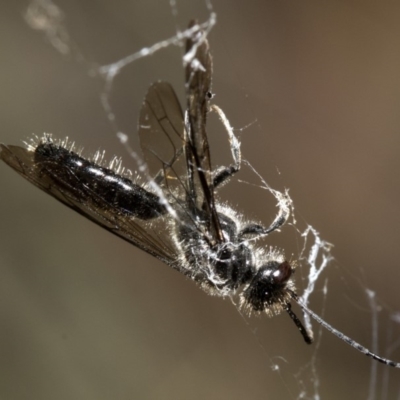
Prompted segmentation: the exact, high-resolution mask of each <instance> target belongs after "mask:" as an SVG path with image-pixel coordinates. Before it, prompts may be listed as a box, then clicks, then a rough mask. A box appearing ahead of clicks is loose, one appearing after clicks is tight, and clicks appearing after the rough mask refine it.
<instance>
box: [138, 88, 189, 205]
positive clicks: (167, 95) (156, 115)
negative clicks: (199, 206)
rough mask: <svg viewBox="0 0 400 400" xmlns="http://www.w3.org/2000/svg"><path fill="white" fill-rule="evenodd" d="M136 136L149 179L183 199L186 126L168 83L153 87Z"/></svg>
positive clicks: (144, 104) (144, 103)
mask: <svg viewBox="0 0 400 400" xmlns="http://www.w3.org/2000/svg"><path fill="white" fill-rule="evenodd" d="M138 133H139V137H140V145H141V148H142V151H143V154H144V160H145V161H146V164H147V166H148V169H149V172H150V175H151V177H152V178H153V179H154V180H155V181H156V183H157V184H159V185H160V186H161V187H163V188H164V189H166V188H168V191H169V193H171V195H172V193H173V194H174V196H178V197H180V198H185V193H186V191H187V182H186V181H187V171H186V170H187V168H186V161H185V156H184V141H185V136H186V134H185V124H184V120H183V114H182V109H181V106H180V104H179V100H178V98H177V96H176V94H175V92H174V89H173V88H172V86H171V85H170V84H169V83H167V82H156V83H153V84H152V85H151V86H150V88H149V90H148V92H147V94H146V97H145V100H144V102H143V105H142V108H141V110H140V116H139V127H138Z"/></svg>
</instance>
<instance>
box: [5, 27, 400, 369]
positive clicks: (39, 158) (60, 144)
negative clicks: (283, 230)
mask: <svg viewBox="0 0 400 400" xmlns="http://www.w3.org/2000/svg"><path fill="white" fill-rule="evenodd" d="M187 32H188V40H187V46H186V55H185V60H186V62H187V65H186V98H187V105H186V112H185V115H183V113H182V111H181V107H180V104H179V101H178V99H177V97H176V95H175V92H174V90H173V89H172V87H171V86H170V85H169V84H168V83H165V82H156V83H154V84H153V85H152V86H151V87H150V89H149V91H148V93H147V95H146V98H145V101H144V104H143V106H142V109H141V112H140V118H139V127H138V132H139V136H140V142H141V147H142V152H143V155H144V161H145V164H146V168H147V169H146V171H147V175H148V176H147V178H148V179H147V180H146V184H144V185H143V184H141V183H140V181H139V180H138V179H137V178H133V175H132V174H131V173H130V172H129V171H125V170H123V169H122V167H121V165H120V162H119V161H118V160H114V161H113V162H112V164H111V165H108V166H107V165H105V164H104V162H103V161H102V155H101V154H99V153H97V154H96V155H95V156H94V157H93V159H92V160H91V161H89V160H86V159H84V158H83V157H82V156H81V155H80V154H78V152H76V151H75V150H74V147H73V146H72V145H68V142H67V141H56V140H53V138H52V136H51V135H48V134H45V135H43V137H42V138H35V139H32V141H31V143H30V144H28V145H27V147H26V148H23V147H19V146H6V145H0V146H1V148H0V149H1V152H0V158H1V159H2V160H3V161H4V162H5V163H7V164H8V165H9V166H10V167H11V168H13V169H14V170H15V171H17V172H18V173H19V174H20V175H22V176H23V177H24V178H26V179H28V180H29V181H30V182H31V183H33V184H34V185H36V186H37V187H39V188H40V189H42V190H44V191H45V192H47V193H48V194H50V195H52V196H53V197H55V198H56V199H57V200H59V201H61V202H62V203H64V204H65V205H67V206H68V207H70V208H72V209H74V210H75V211H77V212H79V213H80V214H82V215H84V216H85V217H86V218H89V219H90V220H92V221H93V222H95V223H96V224H98V225H100V226H102V227H103V228H105V229H107V230H108V231H110V232H112V233H114V234H116V235H118V236H119V237H121V238H123V239H124V240H126V241H128V242H130V243H132V244H133V245H135V246H137V247H139V248H140V249H142V250H144V251H146V252H148V253H149V254H151V255H153V256H154V257H156V258H158V259H160V260H162V261H163V262H164V263H166V264H167V265H169V266H171V267H172V268H174V269H176V270H177V271H179V272H181V273H183V274H184V275H186V276H187V277H189V278H190V279H192V280H194V281H195V282H197V283H198V284H199V286H200V287H201V288H202V289H203V290H205V291H206V292H207V293H210V294H214V295H219V296H233V295H238V296H239V298H240V306H241V307H243V308H244V309H245V310H247V311H248V312H250V313H251V312H254V313H266V314H268V315H275V314H278V313H280V312H281V311H286V312H287V313H288V315H289V316H290V317H291V318H292V320H293V321H294V322H295V324H296V326H297V327H298V329H299V330H300V332H301V334H302V335H303V338H304V340H305V341H306V342H307V343H311V342H312V334H311V333H310V332H308V331H307V330H306V329H305V328H304V326H303V325H302V323H301V322H300V320H299V319H298V318H297V317H296V315H295V314H294V313H293V311H292V310H291V305H290V302H291V301H293V300H294V301H295V302H296V303H297V304H299V306H300V307H301V308H302V310H303V311H304V312H306V313H308V314H309V315H311V316H312V317H313V318H314V319H316V320H317V321H318V322H319V323H320V324H322V325H323V326H324V327H325V328H326V329H328V330H329V331H331V332H332V333H334V334H335V335H336V336H338V337H339V338H341V339H342V340H344V341H346V342H347V343H348V344H350V345H351V346H352V347H355V348H356V349H358V350H359V351H361V352H363V353H364V354H366V355H368V356H370V357H373V358H374V359H376V360H378V361H380V362H383V363H385V364H387V365H391V366H395V367H397V368H399V367H400V364H399V363H395V362H393V361H390V360H387V359H384V358H381V357H379V356H377V355H375V354H373V353H372V352H370V351H369V350H368V349H366V348H364V347H362V346H361V345H359V344H358V343H356V342H355V341H353V340H352V339H350V338H348V337H347V336H345V335H344V334H342V333H341V332H339V331H337V330H335V329H334V328H332V327H331V326H330V325H329V324H328V323H326V322H325V321H323V320H322V319H321V318H320V317H319V316H318V315H316V314H314V313H313V312H312V311H311V310H309V309H308V308H306V306H305V305H304V304H302V303H301V301H300V300H299V298H298V297H297V295H296V293H295V286H294V282H293V279H292V276H293V273H294V270H295V263H289V262H288V261H287V260H286V259H285V257H284V254H283V252H282V251H279V250H271V249H262V248H260V247H258V246H257V245H256V244H255V240H254V239H256V238H260V237H262V236H265V235H268V234H270V233H272V232H273V231H275V230H277V229H279V228H280V227H281V226H282V225H283V224H284V223H285V222H286V220H287V217H288V210H287V209H285V208H284V207H281V210H280V212H279V214H278V215H277V216H276V218H275V220H274V221H273V223H272V224H271V225H270V226H269V227H268V228H265V227H263V226H261V225H259V224H254V223H248V222H245V220H244V218H243V217H242V216H241V215H239V214H238V213H236V212H235V211H234V210H233V209H231V208H230V207H229V206H227V205H224V204H219V203H218V202H216V200H215V191H216V190H217V189H218V187H219V186H220V185H222V184H223V183H225V182H226V181H227V180H228V179H229V178H230V177H231V176H232V175H234V174H235V173H237V172H238V171H239V170H240V164H241V155H240V145H239V142H238V141H237V139H236V138H235V136H234V135H233V133H232V132H231V131H229V130H228V135H229V140H230V146H231V152H232V156H233V163H232V164H231V165H229V166H227V167H223V168H219V169H217V170H213V169H212V167H211V161H210V151H209V145H208V139H207V134H206V119H207V113H208V112H209V111H210V109H212V108H214V109H215V110H217V111H218V109H217V108H216V107H215V106H212V105H210V99H211V98H212V95H211V74H212V60H211V56H210V52H209V47H208V42H207V40H206V36H205V33H204V32H203V31H202V30H201V29H200V27H199V26H198V25H196V24H195V23H191V25H190V26H189V30H188V31H187ZM160 166H161V167H160Z"/></svg>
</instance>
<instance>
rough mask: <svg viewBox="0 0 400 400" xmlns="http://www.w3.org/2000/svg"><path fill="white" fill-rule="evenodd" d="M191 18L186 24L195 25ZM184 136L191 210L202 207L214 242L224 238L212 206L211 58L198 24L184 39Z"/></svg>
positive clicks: (193, 26) (203, 34)
mask: <svg viewBox="0 0 400 400" xmlns="http://www.w3.org/2000/svg"><path fill="white" fill-rule="evenodd" d="M196 26H197V23H196V22H195V21H192V22H191V23H190V24H189V28H195V27H196ZM185 61H186V63H187V65H186V99H187V132H188V135H187V140H186V141H185V153H186V159H187V167H188V176H189V193H190V198H191V199H192V200H193V201H192V203H194V204H193V205H192V207H193V209H192V212H194V213H195V212H196V210H202V212H203V215H207V216H208V218H207V220H206V221H204V222H203V224H204V228H205V230H206V231H207V232H208V236H210V239H211V241H212V242H213V243H221V242H223V241H224V237H223V235H222V230H221V226H220V221H219V217H218V214H217V211H216V207H215V199H214V187H213V174H212V169H211V159H210V149H209V144H208V139H207V132H206V122H207V113H208V110H209V100H210V98H211V77H212V58H211V54H210V48H209V45H208V41H207V39H206V35H205V32H203V31H202V30H201V29H200V27H198V29H194V33H193V34H192V35H191V37H190V38H189V39H188V40H187V42H186V54H185Z"/></svg>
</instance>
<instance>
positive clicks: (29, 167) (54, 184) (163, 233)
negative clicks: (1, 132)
mask: <svg viewBox="0 0 400 400" xmlns="http://www.w3.org/2000/svg"><path fill="white" fill-rule="evenodd" d="M0 158H1V159H2V160H3V161H4V162H5V163H6V164H8V165H9V166H10V167H11V168H13V169H14V170H15V171H16V172H18V173H19V174H20V175H21V176H23V177H24V178H26V179H27V180H28V181H30V182H31V183H33V184H34V185H35V186H37V187H38V188H40V189H42V190H43V191H45V192H46V193H48V194H50V195H51V196H53V197H54V198H56V199H57V200H59V201H60V202H62V203H64V204H65V205H66V206H68V207H70V208H72V209H73V210H75V211H76V212H78V213H79V214H81V215H83V216H85V217H86V218H88V219H90V220H91V221H93V222H94V223H96V224H97V225H99V226H101V227H102V228H104V229H107V230H108V231H110V232H112V233H114V234H115V235H117V236H119V237H121V238H122V239H124V240H126V241H128V242H129V243H131V244H133V245H135V246H137V247H139V248H140V249H142V250H144V251H146V252H147V253H149V254H151V255H153V256H154V257H156V258H158V259H159V260H161V261H163V262H165V263H166V264H168V265H169V266H171V267H173V268H175V269H177V270H179V265H178V263H177V260H178V255H177V254H178V253H177V249H176V247H175V244H174V242H173V238H172V235H171V233H170V232H169V229H170V228H169V227H170V225H171V224H170V222H171V217H170V216H169V215H168V214H167V215H165V216H162V217H159V218H156V219H154V220H152V221H151V222H149V221H142V220H140V219H137V218H133V217H127V216H126V215H123V214H121V213H120V212H119V211H117V210H116V209H115V208H114V207H113V205H112V204H109V203H107V202H106V201H105V200H104V199H102V198H101V197H100V196H98V195H97V194H96V193H93V192H92V191H91V190H90V189H87V188H85V187H84V186H82V185H79V184H78V182H77V185H73V182H68V183H65V182H62V181H60V179H59V178H57V176H53V175H52V174H51V172H49V173H48V171H46V173H43V169H42V168H39V167H38V166H37V165H36V164H35V162H34V152H33V151H30V150H28V149H25V148H22V147H19V146H6V145H3V144H0ZM77 188H79V189H77ZM82 199H84V201H82Z"/></svg>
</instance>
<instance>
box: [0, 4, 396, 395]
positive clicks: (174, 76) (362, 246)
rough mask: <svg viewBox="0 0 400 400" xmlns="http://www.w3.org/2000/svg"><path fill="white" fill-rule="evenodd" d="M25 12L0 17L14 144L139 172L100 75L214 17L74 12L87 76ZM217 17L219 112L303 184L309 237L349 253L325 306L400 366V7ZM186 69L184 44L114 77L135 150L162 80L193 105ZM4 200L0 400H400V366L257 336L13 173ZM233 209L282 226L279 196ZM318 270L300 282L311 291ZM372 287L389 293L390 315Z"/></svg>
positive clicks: (4, 183) (223, 7)
mask: <svg viewBox="0 0 400 400" xmlns="http://www.w3.org/2000/svg"><path fill="white" fill-rule="evenodd" d="M29 4H30V3H29V2H28V1H26V2H25V1H21V0H18V1H3V2H2V4H1V5H0V7H1V10H0V25H1V26H2V34H1V36H0V47H1V74H0V87H1V91H0V101H1V111H0V115H1V133H0V141H1V142H4V143H10V144H20V143H21V141H22V140H25V139H27V138H29V136H30V135H31V134H32V133H36V134H39V135H40V134H41V133H43V132H52V133H53V134H54V135H55V136H56V137H60V138H63V137H65V136H69V137H70V138H71V139H73V140H75V141H76V142H77V143H78V144H79V145H82V146H84V147H85V149H87V152H86V154H90V153H93V152H94V151H96V150H97V149H99V148H100V149H106V151H107V154H108V155H109V158H111V156H112V155H114V154H117V155H121V156H122V157H123V158H124V160H125V162H124V164H125V165H126V166H128V167H131V168H134V166H135V165H134V162H133V160H130V159H129V155H128V154H127V152H126V150H125V149H124V148H123V147H122V146H121V145H120V144H119V142H118V140H117V139H116V137H115V131H114V130H113V128H112V127H111V125H110V123H109V121H108V119H107V116H106V113H105V111H104V109H103V108H102V106H101V102H100V96H101V94H102V93H103V89H104V88H103V86H102V84H101V81H99V80H96V79H95V78H92V77H91V76H90V71H89V68H88V65H89V64H90V63H93V64H95V63H97V64H98V65H103V64H109V63H111V62H113V61H116V60H118V59H121V58H122V57H124V56H126V55H128V54H131V53H133V52H135V51H138V50H140V49H141V48H143V47H146V46H150V45H152V44H154V43H156V42H159V41H160V40H163V39H166V38H169V37H171V36H173V35H174V34H175V32H176V26H177V25H178V26H179V27H180V28H181V29H183V28H184V27H185V26H186V24H187V23H188V21H189V20H190V19H191V18H198V19H199V20H201V21H203V20H205V19H207V18H208V15H209V13H208V11H207V9H206V6H205V3H204V2H202V1H186V2H178V4H177V12H178V14H177V16H176V17H174V16H173V15H172V12H171V8H170V4H169V2H168V1H164V2H161V1H148V0H146V1H113V2H109V1H101V0H99V1H94V2H90V3H89V2H80V1H65V0H60V1H58V2H57V3H55V4H56V5H57V6H59V7H60V8H61V9H62V10H63V11H64V16H65V19H64V23H65V26H66V28H67V29H68V32H69V35H70V40H71V42H70V43H72V41H73V42H74V46H76V48H79V52H80V54H82V55H83V56H84V60H80V61H79V60H78V59H77V58H78V57H77V54H78V52H77V51H76V50H74V52H73V54H72V56H62V55H60V53H59V52H57V51H56V50H55V49H54V47H52V45H51V44H50V43H49V42H48V40H46V38H45V37H44V36H43V35H42V34H41V33H40V32H37V31H34V30H32V29H31V28H30V27H29V26H28V25H27V24H26V22H25V20H24V18H23V15H24V13H25V11H26V9H27V7H28V6H29ZM214 10H215V12H216V13H217V25H216V26H215V28H214V29H213V30H212V32H211V34H210V36H209V41H210V45H211V48H212V53H213V55H214V67H215V68H214V81H213V83H214V86H213V91H214V92H215V93H216V97H215V103H217V104H218V105H219V106H221V107H222V108H223V109H224V111H225V112H226V114H227V116H228V118H229V119H230V122H231V124H232V125H233V126H234V127H235V128H237V129H240V128H244V127H246V126H247V125H249V124H251V125H250V126H249V127H246V128H245V129H244V130H242V131H237V133H238V134H239V135H240V138H241V141H242V151H243V156H244V157H245V158H246V159H248V160H249V161H251V162H252V164H253V165H254V167H255V168H256V169H257V170H258V171H259V172H260V173H261V175H262V176H263V177H264V178H265V179H266V180H267V182H268V183H269V184H271V185H272V186H273V187H276V188H277V189H281V190H282V189H284V188H285V187H286V188H290V194H291V196H292V198H293V199H294V202H295V207H296V216H297V220H298V228H299V229H303V228H304V227H305V226H306V224H308V223H309V224H312V225H313V226H314V227H315V228H316V229H317V230H318V231H319V232H320V233H321V237H322V238H323V239H325V240H327V241H329V242H331V243H333V244H334V245H335V247H334V249H333V251H332V255H333V256H334V257H335V261H333V262H332V263H331V266H330V268H329V269H328V270H326V271H325V272H324V274H323V276H322V277H321V278H320V280H319V281H318V282H319V283H318V285H317V287H316V289H315V292H314V294H313V295H312V296H311V302H310V307H311V308H313V309H314V310H315V311H317V312H318V313H320V314H321V313H322V314H323V315H324V317H325V318H326V319H327V320H328V321H329V322H331V323H332V324H333V325H334V326H335V327H337V328H338V329H340V330H342V331H344V332H345V333H347V334H349V335H350V336H351V337H353V338H354V339H356V340H357V341H360V342H361V343H363V344H365V345H366V346H368V347H371V346H375V345H376V347H375V348H374V350H376V351H377V352H379V353H380V354H382V355H384V356H390V358H393V359H396V360H398V361H399V360H400V346H399V342H398V338H399V337H400V327H399V321H398V318H397V323H396V321H395V319H396V318H395V316H396V315H397V317H398V315H399V314H398V313H399V311H400V295H399V285H400V257H399V254H398V251H399V240H400V229H399V227H400V210H399V202H400V180H399V171H400V157H399V153H400V117H399V116H400V112H399V110H400V25H399V23H398V21H399V20H400V4H398V3H396V2H388V1H387V2H375V1H369V0H367V1H362V2H358V1H346V2H343V1H337V0H333V1H329V2H321V1H313V0H311V1H306V2H299V1H295V0H284V1H279V2H278V1H246V2H243V1H230V2H224V3H223V4H222V2H215V4H214ZM181 57H182V48H180V47H173V46H172V47H169V48H168V49H166V50H163V51H160V52H158V53H157V54H155V55H154V56H151V57H147V58H144V59H141V60H139V61H137V62H136V63H134V64H132V65H131V66H130V67H129V68H126V69H124V70H123V71H122V73H121V74H120V75H119V76H118V77H117V78H116V80H115V81H114V84H113V87H112V91H111V97H110V101H111V104H112V107H113V110H114V111H115V113H116V121H117V123H118V126H119V128H120V129H121V130H123V131H124V132H126V133H128V134H129V135H130V137H131V140H132V143H133V145H136V144H137V138H135V131H136V119H137V116H138V111H139V108H140V104H141V101H142V99H143V97H144V95H145V92H146V89H147V87H148V86H149V84H150V83H151V82H153V81H155V80H158V79H162V80H167V81H170V82H171V83H172V84H173V86H174V87H175V88H176V90H177V92H178V94H179V95H180V96H181V99H182V100H183V76H184V73H183V68H182V61H181ZM209 135H210V136H212V154H213V155H214V157H213V161H214V162H215V164H220V163H223V162H226V161H227V159H228V158H227V157H228V156H229V153H228V152H227V142H226V134H224V132H223V130H222V129H221V128H220V127H218V124H217V122H216V118H214V119H213V120H212V121H211V122H210V128H209ZM243 174H244V175H243V176H244V177H246V178H245V179H250V178H247V177H248V176H251V174H250V175H249V174H246V171H244V172H243ZM252 179H253V182H255V183H259V182H258V181H257V179H256V178H254V176H253V177H252ZM0 187H1V196H0V277H1V278H0V321H1V329H0V376H1V379H0V398H2V399H13V400H14V399H41V400H44V399H96V400H98V399H111V398H112V399H205V398H211V399H242V398H247V399H265V398H268V399H278V398H279V399H292V398H293V399H294V398H298V397H301V396H302V395H304V396H305V397H307V398H311V397H312V396H316V395H319V396H320V398H321V399H338V398H341V399H365V398H367V397H368V396H370V397H369V398H371V399H372V398H380V399H393V398H396V396H398V395H399V391H400V387H399V371H398V370H394V369H390V368H389V367H384V366H381V365H378V364H377V363H373V362H372V361H370V360H369V359H367V358H366V357H365V356H363V355H361V354H359V353H357V352H356V351H355V350H354V349H351V348H350V347H349V346H347V345H345V344H344V343H343V342H341V341H339V340H338V339H337V338H335V337H333V336H332V335H330V334H329V333H328V332H326V331H322V336H320V335H319V332H320V331H319V330H318V327H317V326H315V331H316V336H317V344H316V345H313V346H307V345H305V344H304V343H303V341H302V338H301V336H300V335H299V333H298V332H297V329H296V328H295V327H294V326H293V324H292V322H291V321H290V320H289V318H288V317H287V316H286V315H282V316H279V317H276V318H273V319H268V318H267V317H263V318H255V319H250V320H247V322H248V323H249V325H248V324H247V322H246V321H244V320H243V318H242V317H241V315H240V314H239V313H238V312H237V310H236V308H235V307H234V306H233V305H232V304H231V302H230V301H228V300H226V301H222V300H220V299H217V298H213V297H210V296H207V295H205V294H204V293H203V292H202V291H200V290H199V289H197V288H196V286H195V285H194V284H193V283H191V282H189V281H187V280H186V279H185V278H184V277H183V276H180V274H178V273H176V272H174V271H172V270H170V269H169V268H168V267H166V266H165V265H163V264H162V263H161V262H159V261H157V260H156V259H154V258H152V257H151V256H149V255H147V254H145V253H143V252H141V251H139V250H138V249H136V248H134V247H132V246H130V245H128V244H126V243H124V242H123V241H121V240H119V239H118V238H116V237H113V236H112V235H110V234H109V233H107V232H105V231H103V230H101V229H100V228H98V227H97V226H95V225H94V224H92V223H90V222H88V221H86V220H85V219H84V218H82V217H81V216H79V215H77V214H75V213H74V212H72V211H70V210H69V209H67V208H66V207H64V206H62V205H61V204H59V203H57V202H56V201H54V200H53V199H52V198H50V197H49V196H48V195H46V194H44V193H42V192H40V191H39V190H38V189H36V188H35V187H34V186H32V185H30V184H29V183H27V182H26V181H24V180H23V179H22V178H20V177H19V176H17V175H16V174H15V172H13V171H12V170H10V169H9V168H7V167H6V165H4V164H1V165H0ZM221 197H222V198H223V199H230V203H231V204H233V205H236V204H237V208H238V209H239V210H241V211H243V212H244V213H245V214H246V215H248V216H249V217H251V218H255V219H259V220H261V221H263V222H264V223H265V224H267V223H269V222H270V221H271V219H272V217H273V215H274V212H275V211H276V209H275V207H274V206H273V205H274V202H273V201H272V200H271V196H270V195H269V194H268V193H267V192H266V191H264V190H261V189H259V188H256V187H252V186H249V185H245V184H243V183H238V182H236V183H235V182H233V183H232V184H231V185H228V186H227V187H226V188H223V190H221ZM274 240H277V241H279V245H280V246H282V247H285V249H286V254H287V256H288V258H290V259H295V258H297V257H298V256H299V252H300V250H301V246H302V240H301V237H300V236H299V235H298V234H296V232H295V230H294V229H293V228H292V227H290V226H289V227H287V228H286V229H284V230H283V232H282V233H281V234H276V235H275V237H274V238H272V237H271V241H267V243H275V242H274ZM276 243H278V242H276ZM306 275H307V271H306V269H305V266H304V270H303V269H302V268H299V272H298V281H299V283H300V286H301V280H302V279H301V278H302V277H303V278H304V277H306ZM325 284H326V285H327V288H328V290H327V294H325V295H324V294H323V293H322V291H323V288H324V285H325ZM366 289H370V290H372V291H374V292H375V293H376V301H377V306H374V307H371V306H370V302H369V299H368V297H367V294H366ZM295 309H296V307H295ZM296 310H297V309H296ZM297 312H298V314H299V316H301V313H300V312H299V311H298V310H297ZM396 313H397V314H396ZM374 323H375V324H376V326H377V328H378V329H377V331H376V333H378V340H377V342H376V341H375V342H374V335H373V332H375V331H373V326H374ZM396 340H397V342H396ZM396 346H397V347H396ZM274 366H278V370H274V368H273V367H274Z"/></svg>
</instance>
